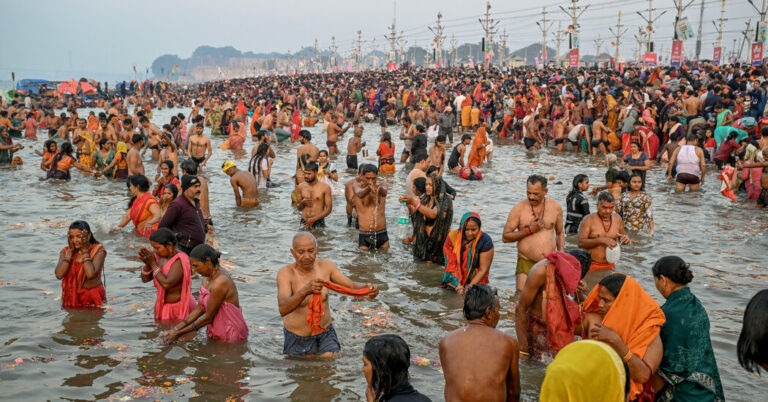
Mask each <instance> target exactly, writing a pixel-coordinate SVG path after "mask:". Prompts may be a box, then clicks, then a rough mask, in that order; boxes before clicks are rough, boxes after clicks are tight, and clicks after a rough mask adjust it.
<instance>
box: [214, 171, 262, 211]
mask: <svg viewBox="0 0 768 402" xmlns="http://www.w3.org/2000/svg"><path fill="white" fill-rule="evenodd" d="M221 170H222V171H223V172H224V173H226V174H227V176H229V184H231V185H232V190H234V191H235V204H236V205H237V206H238V207H255V206H257V205H259V183H258V182H257V181H256V178H255V177H253V175H252V174H251V173H250V172H248V171H245V170H239V169H238V168H237V166H235V162H232V161H225V162H224V164H223V165H222V166H221ZM241 191H242V192H243V195H242V196H240V192H241Z"/></svg>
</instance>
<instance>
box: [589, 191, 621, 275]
mask: <svg viewBox="0 0 768 402" xmlns="http://www.w3.org/2000/svg"><path fill="white" fill-rule="evenodd" d="M613 203H614V198H613V195H611V193H609V192H606V191H603V192H601V193H600V194H598V195H597V212H595V213H593V214H589V215H587V216H586V217H585V218H584V220H583V221H582V222H581V227H580V228H579V248H583V249H585V250H587V251H588V252H589V255H591V256H592V265H591V266H590V267H589V270H590V271H593V270H597V269H611V270H613V269H616V264H614V263H609V262H608V261H607V260H606V259H605V252H606V248H607V247H610V248H614V247H616V245H617V243H616V240H617V239H618V241H619V243H621V244H629V237H627V235H626V234H625V233H624V221H622V219H621V217H620V216H619V215H618V214H617V213H615V212H613Z"/></svg>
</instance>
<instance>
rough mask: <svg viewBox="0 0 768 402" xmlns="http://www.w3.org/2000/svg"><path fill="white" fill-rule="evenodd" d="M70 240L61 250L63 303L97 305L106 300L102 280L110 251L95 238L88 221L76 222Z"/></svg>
mask: <svg viewBox="0 0 768 402" xmlns="http://www.w3.org/2000/svg"><path fill="white" fill-rule="evenodd" d="M67 243H69V245H68V246H67V247H64V248H63V249H62V250H61V252H60V253H59V262H58V263H57V264H56V269H55V273H56V278H57V279H60V280H61V293H62V294H61V306H62V307H64V308H94V307H99V306H101V305H102V304H104V301H106V299H107V297H106V290H105V289H104V285H103V284H102V282H101V274H102V271H103V269H104V260H105V259H106V258H107V251H106V250H104V247H103V246H102V245H101V243H99V242H98V240H96V239H95V238H94V237H93V232H91V227H90V226H89V225H88V222H85V221H74V222H72V224H71V225H69V230H68V231H67Z"/></svg>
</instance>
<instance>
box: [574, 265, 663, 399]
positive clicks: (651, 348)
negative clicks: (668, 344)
mask: <svg viewBox="0 0 768 402" xmlns="http://www.w3.org/2000/svg"><path fill="white" fill-rule="evenodd" d="M583 311H584V312H585V313H586V317H585V323H586V326H585V329H586V330H587V331H588V335H589V338H591V339H596V340H598V341H602V342H605V343H607V344H608V345H609V346H611V347H612V348H613V349H614V350H615V351H616V353H618V354H619V356H622V359H623V360H624V362H626V363H627V366H628V367H629V374H630V380H631V387H630V392H629V400H630V401H637V400H642V401H646V400H648V401H652V400H653V387H652V386H651V379H652V377H653V373H654V372H655V371H656V369H658V367H659V364H660V363H661V358H662V355H663V352H664V350H663V345H662V342H661V338H660V337H659V333H660V332H661V326H662V325H664V322H665V321H666V318H665V317H664V312H663V311H662V310H661V308H660V307H659V304H658V303H656V301H655V300H653V298H651V296H650V295H648V293H646V292H645V290H643V288H642V287H641V286H640V284H639V283H637V281H635V280H634V279H632V278H631V277H630V276H628V275H624V274H620V273H615V274H611V275H608V276H606V277H605V278H603V279H602V280H601V281H600V283H599V284H598V285H597V286H595V287H594V288H593V289H592V291H591V292H590V293H589V296H587V299H586V300H584V306H583ZM584 339H587V336H584Z"/></svg>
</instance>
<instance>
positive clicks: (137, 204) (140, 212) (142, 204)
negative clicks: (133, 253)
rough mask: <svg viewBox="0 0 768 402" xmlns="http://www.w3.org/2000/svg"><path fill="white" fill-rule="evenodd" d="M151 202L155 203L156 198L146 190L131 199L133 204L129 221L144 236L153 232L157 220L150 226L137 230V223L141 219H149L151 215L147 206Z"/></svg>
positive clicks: (155, 228) (150, 204)
mask: <svg viewBox="0 0 768 402" xmlns="http://www.w3.org/2000/svg"><path fill="white" fill-rule="evenodd" d="M153 203H154V204H157V199H156V198H155V197H154V196H153V195H152V194H151V193H150V192H149V191H147V192H145V193H144V194H142V195H141V196H140V197H138V198H136V199H135V200H133V204H132V205H131V221H132V222H133V226H134V227H135V230H136V233H138V234H139V235H140V236H143V237H146V238H149V236H150V235H151V234H152V233H155V230H157V225H158V223H159V222H158V223H155V224H154V225H152V226H149V227H146V228H144V229H143V230H139V229H138V225H139V223H141V222H142V221H144V220H147V219H149V217H150V216H151V213H150V212H149V207H150V206H152V204H153ZM147 215H149V216H147Z"/></svg>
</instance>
